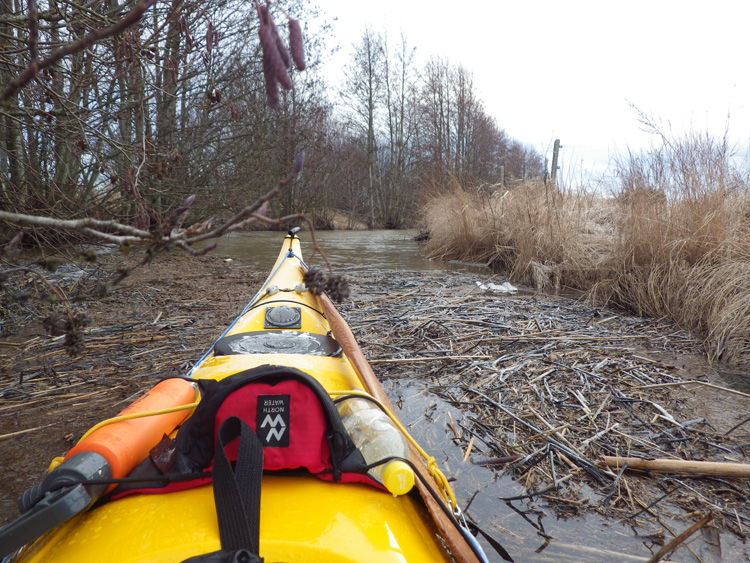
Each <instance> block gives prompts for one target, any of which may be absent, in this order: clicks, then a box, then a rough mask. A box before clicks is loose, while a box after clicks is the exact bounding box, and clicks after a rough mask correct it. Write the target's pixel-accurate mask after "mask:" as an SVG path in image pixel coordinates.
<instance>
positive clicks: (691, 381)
mask: <svg viewBox="0 0 750 563" xmlns="http://www.w3.org/2000/svg"><path fill="white" fill-rule="evenodd" d="M678 385H702V386H703V387H708V388H710V389H716V390H717V391H725V392H727V393H731V394H732V395H739V396H740V397H747V398H748V399H750V394H748V393H743V392H742V391H737V390H736V389H729V388H728V387H722V386H720V385H714V384H713V383H708V382H706V381H699V380H697V379H686V380H685V381H672V382H670V383H656V384H654V385H636V386H635V387H633V389H656V388H657V387H676V386H678Z"/></svg>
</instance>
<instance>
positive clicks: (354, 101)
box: [341, 27, 385, 228]
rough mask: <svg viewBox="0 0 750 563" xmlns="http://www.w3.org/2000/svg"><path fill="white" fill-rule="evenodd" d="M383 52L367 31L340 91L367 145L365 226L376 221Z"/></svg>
mask: <svg viewBox="0 0 750 563" xmlns="http://www.w3.org/2000/svg"><path fill="white" fill-rule="evenodd" d="M384 61H385V50H384V45H383V38H382V37H381V36H380V34H377V33H375V32H374V31H373V30H372V28H369V27H368V28H366V29H365V30H364V32H363V34H362V38H361V40H360V42H359V44H357V45H356V46H355V50H354V54H353V55H352V61H351V63H350V65H349V67H348V68H347V72H346V87H345V89H344V90H343V91H342V92H341V94H342V96H343V98H344V100H345V101H347V102H348V106H349V108H350V115H349V121H350V123H351V125H352V126H353V127H355V128H356V129H357V130H359V131H361V132H363V134H364V139H365V143H366V147H365V153H366V155H367V172H368V186H367V193H368V201H369V218H368V225H369V226H370V228H373V227H374V225H375V221H376V207H375V192H376V189H377V184H378V182H379V169H378V155H377V152H378V141H377V139H378V137H379V132H378V122H379V112H380V110H381V107H380V106H381V99H382V96H383V85H384V76H383V75H384Z"/></svg>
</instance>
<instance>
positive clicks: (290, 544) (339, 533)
mask: <svg viewBox="0 0 750 563" xmlns="http://www.w3.org/2000/svg"><path fill="white" fill-rule="evenodd" d="M260 538H261V539H260V553H261V556H262V557H264V558H265V560H266V561H267V562H269V563H271V562H274V561H286V562H293V561H305V562H321V563H322V562H331V563H355V562H360V563H390V562H403V561H436V562H439V561H450V560H451V559H450V558H449V557H447V556H446V553H445V550H444V549H443V548H442V546H441V544H440V541H439V539H438V538H437V536H436V535H435V534H434V533H433V532H432V525H431V522H430V521H429V516H428V515H427V514H426V513H425V510H424V508H423V507H422V506H420V504H419V503H418V502H417V501H415V500H414V499H412V498H411V497H409V496H405V497H393V496H392V495H390V494H388V493H384V492H382V491H378V490H376V489H374V488H372V487H368V486H365V485H337V484H331V483H326V482H323V481H321V480H319V479H316V478H315V477H310V476H294V477H289V476H283V477H281V476H273V475H265V476H264V477H263V493H262V500H261V517H260ZM219 548H220V542H219V528H218V523H217V520H216V510H215V507H214V497H213V490H212V488H211V486H210V485H204V486H202V487H198V488H195V489H189V490H186V491H181V492H178V493H169V494H160V495H134V496H130V497H126V498H122V499H120V500H117V501H115V502H111V503H107V504H104V505H103V506H100V507H99V508H96V509H94V510H91V511H89V512H87V513H85V514H83V515H81V516H79V517H77V519H76V520H74V521H72V522H70V523H68V524H67V525H66V526H64V527H63V528H62V529H59V530H57V531H55V532H53V536H51V537H49V538H48V541H46V542H45V543H44V544H41V545H39V547H38V549H36V550H35V551H34V553H33V554H29V558H28V559H24V560H28V561H40V562H41V561H45V562H56V561H66V562H70V561H75V562H76V563H101V562H102V561H118V562H124V561H134V562H135V561H138V562H142V563H176V562H179V561H182V560H184V559H187V558H189V557H191V556H195V555H197V554H201V553H210V552H212V551H216V550H218V549H219Z"/></svg>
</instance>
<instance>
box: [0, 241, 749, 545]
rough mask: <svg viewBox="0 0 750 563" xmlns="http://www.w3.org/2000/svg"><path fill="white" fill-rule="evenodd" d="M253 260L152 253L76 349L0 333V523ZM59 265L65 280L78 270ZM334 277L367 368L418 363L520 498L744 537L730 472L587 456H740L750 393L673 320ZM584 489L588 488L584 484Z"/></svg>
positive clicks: (181, 360)
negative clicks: (701, 473) (666, 471)
mask: <svg viewBox="0 0 750 563" xmlns="http://www.w3.org/2000/svg"><path fill="white" fill-rule="evenodd" d="M108 260H109V261H110V262H111V263H110V264H109V266H113V265H117V262H118V261H119V260H122V258H120V257H115V256H111V257H109V258H108ZM133 260H134V261H135V260H136V258H133ZM81 268H82V269H84V270H85V273H86V274H87V275H91V277H92V279H93V278H95V277H96V276H93V275H92V273H91V272H90V271H88V270H86V269H87V268H89V269H90V268H95V267H94V266H81ZM266 274H267V272H257V271H254V270H253V269H252V268H248V267H246V266H244V265H242V264H241V263H239V262H237V261H234V262H225V261H223V260H221V259H220V258H217V257H213V256H207V257H202V258H198V259H190V258H187V257H183V256H174V255H173V256H166V257H161V258H159V259H158V260H156V261H155V262H154V263H153V264H151V265H148V266H145V267H142V268H138V269H136V270H135V271H134V272H133V273H132V275H131V276H129V277H128V278H126V280H125V281H124V282H122V283H121V284H119V285H118V286H116V287H115V289H114V290H113V291H112V292H111V293H110V294H109V295H107V296H105V297H102V298H99V299H96V300H93V301H88V302H84V303H82V304H79V306H80V307H81V308H84V309H85V312H86V315H87V316H88V318H89V319H90V324H89V326H88V327H87V328H86V329H85V335H84V337H85V338H84V353H83V355H82V356H80V357H76V358H71V357H69V356H68V355H67V354H66V351H65V348H64V346H63V345H62V342H61V338H62V337H49V336H46V335H45V334H44V331H43V329H42V327H41V321H40V320H36V321H34V322H32V323H30V324H29V325H28V326H26V327H25V328H24V329H23V330H22V331H21V332H20V334H17V335H15V336H13V337H10V338H0V456H1V457H2V459H3V464H2V469H0V476H1V477H2V478H0V515H1V517H2V518H1V521H2V522H7V521H10V520H12V519H13V518H14V517H15V516H16V515H17V510H16V509H15V499H16V498H17V497H18V495H19V494H20V493H21V492H22V491H23V490H25V489H26V488H27V487H29V486H32V485H35V484H37V483H38V482H40V480H41V478H42V477H43V475H44V473H45V470H46V467H47V464H48V463H49V461H50V460H51V458H52V457H54V456H58V455H62V454H64V453H65V452H66V451H67V450H68V449H69V448H70V447H71V446H72V445H73V444H74V443H75V441H76V440H77V439H79V438H80V436H81V435H82V434H83V433H84V432H85V431H86V430H87V429H88V428H89V427H90V426H92V425H93V424H95V423H96V422H98V421H100V420H102V419H104V418H108V417H110V416H114V415H115V414H117V412H119V411H120V410H121V409H122V408H123V407H124V406H125V405H126V404H128V403H129V402H131V401H132V400H133V399H134V398H135V397H137V396H138V395H139V394H140V393H142V392H143V391H144V390H145V389H148V388H149V387H151V386H152V385H153V384H154V383H155V382H156V381H158V380H160V379H162V378H164V377H168V376H173V375H178V374H184V373H185V372H186V371H187V370H188V369H189V367H190V365H192V362H194V361H195V360H196V359H197V358H199V357H200V356H201V355H202V353H203V352H204V351H205V350H206V349H207V348H208V347H209V346H210V344H211V343H212V342H213V341H214V340H215V339H216V338H217V337H218V336H219V335H220V333H221V331H223V329H224V328H225V327H226V326H227V325H228V324H229V323H230V322H231V321H232V319H233V318H234V317H235V315H236V314H237V313H238V312H239V311H240V310H241V309H242V307H243V306H244V305H245V304H246V303H247V302H248V301H249V299H250V298H251V297H252V296H253V295H254V293H255V291H256V290H257V288H258V287H259V286H260V284H261V283H262V280H263V279H264V277H265V275H266ZM73 277H74V278H75V279H73V278H71V280H70V281H69V283H70V284H79V283H82V282H81V281H80V279H81V276H73ZM349 278H350V280H351V282H352V299H350V300H349V301H348V302H347V303H345V304H344V305H342V306H341V307H340V310H341V311H342V313H343V314H344V316H345V317H346V318H347V320H348V322H349V323H350V325H351V327H352V329H353V331H354V332H355V334H356V335H357V337H358V339H359V340H360V344H361V345H362V348H363V350H364V352H365V355H366V356H367V357H368V359H370V361H371V363H372V365H373V368H374V370H375V372H376V373H377V374H378V375H379V376H380V377H382V378H410V379H414V378H417V379H419V380H421V381H423V382H424V383H425V385H426V386H427V387H428V388H429V391H430V392H432V393H434V394H435V395H438V396H440V397H442V398H443V399H444V400H446V401H448V402H450V403H451V404H452V405H454V406H455V407H457V408H458V409H460V410H461V411H462V412H463V413H464V417H463V419H462V420H461V421H460V423H458V424H456V423H455V422H454V423H452V424H451V425H450V428H449V432H450V435H451V437H452V439H453V440H454V442H455V443H456V444H459V445H460V446H461V447H462V448H464V449H465V450H466V451H467V456H468V458H469V459H470V460H471V461H472V462H473V463H476V464H481V465H485V466H488V467H492V468H494V469H495V470H496V471H497V472H500V473H503V474H506V475H507V474H509V475H512V477H513V478H514V479H515V480H517V482H518V483H520V484H522V485H523V490H524V493H523V495H520V496H519V498H539V499H544V500H545V501H546V502H547V503H548V504H549V506H550V507H552V508H553V509H554V510H556V511H557V512H558V514H559V515H561V516H566V515H572V514H580V513H584V512H586V511H596V512H599V513H601V514H603V515H605V516H607V517H611V518H616V519H620V520H628V521H630V522H632V523H633V524H634V525H635V526H642V527H643V528H647V529H653V525H654V522H657V523H659V525H660V526H661V527H662V528H663V530H664V533H663V536H662V538H661V539H660V538H656V540H655V541H657V542H658V541H664V540H665V539H666V540H669V539H671V538H672V537H674V536H675V535H677V533H678V532H679V531H681V530H673V529H671V528H670V527H669V524H668V523H667V521H669V522H674V520H675V519H678V520H682V521H684V522H685V526H684V527H687V526H688V525H689V524H690V523H693V522H696V521H698V520H699V519H700V518H701V517H703V516H705V515H707V514H710V515H711V516H712V518H713V521H712V523H711V524H710V526H711V527H713V528H715V529H718V530H722V531H728V532H731V533H732V534H735V535H737V536H738V537H740V538H742V539H744V537H745V534H746V530H747V529H748V526H750V509H748V503H747V500H748V497H749V496H750V486H749V485H748V482H747V480H746V479H725V478H716V477H714V478H701V477H696V476H685V475H657V474H651V473H643V472H634V471H628V470H625V471H623V470H617V469H610V468H607V467H604V466H603V465H602V464H601V462H600V461H601V458H602V456H604V455H607V456H629V457H643V458H666V459H677V460H700V461H719V462H734V463H748V452H750V433H749V432H748V427H750V424H747V423H748V420H746V419H747V418H748V416H750V415H748V414H747V413H748V412H750V409H748V405H750V401H748V398H747V397H746V396H743V395H739V394H735V393H732V392H731V391H728V390H724V389H717V388H716V387H710V385H718V386H720V387H725V385H726V384H724V383H723V382H722V381H720V380H717V379H716V378H715V377H714V376H715V372H712V371H711V370H707V369H705V367H706V366H705V365H704V364H702V363H700V362H701V360H695V359H694V358H696V353H697V351H698V349H699V347H698V346H697V344H696V342H694V341H693V340H692V339H691V338H690V336H689V335H688V334H686V333H685V332H683V331H680V330H677V329H676V328H675V327H674V325H672V324H670V323H667V322H662V321H658V320H653V319H641V318H633V317H625V316H620V315H616V314H614V313H612V312H609V311H607V310H599V309H596V308H594V307H591V306H588V305H585V304H583V303H581V302H578V301H574V300H570V299H565V298H559V297H551V296H532V295H525V296H513V297H508V296H495V295H485V294H482V293H480V292H479V291H478V289H477V288H476V286H475V285H474V284H473V282H472V280H473V278H472V277H470V276H467V275H465V274H446V273H439V274H438V273H430V274H425V273H404V272H398V273H388V272H382V271H370V272H354V273H353V274H352V275H350V276H349ZM690 358H693V360H690ZM696 362H697V363H696ZM712 374H713V375H712ZM690 381H693V383H689V382H690ZM584 488H587V489H590V490H594V491H595V492H596V493H597V498H598V499H599V500H598V502H590V501H589V499H588V498H586V499H584V498H583V496H582V493H581V491H582V490H583V489H584ZM500 500H507V499H500ZM499 510H502V509H499ZM657 535H658V534H657Z"/></svg>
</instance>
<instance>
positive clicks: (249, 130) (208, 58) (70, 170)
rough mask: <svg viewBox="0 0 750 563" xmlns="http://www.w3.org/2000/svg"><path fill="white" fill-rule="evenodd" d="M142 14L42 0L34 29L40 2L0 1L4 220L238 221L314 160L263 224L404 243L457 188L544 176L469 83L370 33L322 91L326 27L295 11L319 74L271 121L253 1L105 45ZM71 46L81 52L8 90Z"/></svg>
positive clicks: (285, 97) (178, 14) (176, 13)
mask: <svg viewBox="0 0 750 563" xmlns="http://www.w3.org/2000/svg"><path fill="white" fill-rule="evenodd" d="M141 4H142V3H138V2H134V1H133V0H130V1H128V2H125V4H118V3H110V2H101V3H95V4H93V5H87V6H88V7H87V8H85V9H83V8H81V7H79V6H78V5H77V4H67V3H64V4H62V5H61V4H59V3H57V2H50V1H48V0H42V1H41V2H39V3H38V4H37V5H36V8H37V12H34V13H30V12H29V7H30V6H33V5H34V4H33V3H29V4H27V3H22V2H16V3H13V2H5V1H2V2H0V47H1V48H0V97H3V100H2V103H0V208H2V209H5V210H13V211H16V212H25V213H33V214H43V215H50V216H54V217H58V218H80V217H83V216H93V217H98V218H102V219H116V220H118V221H121V222H128V223H132V224H139V225H140V226H141V227H146V226H147V225H148V223H149V222H151V223H152V224H153V223H154V222H155V221H157V222H158V220H157V219H155V216H160V215H165V214H167V213H168V212H169V211H170V210H172V209H174V208H175V207H177V206H179V205H180V204H181V203H182V202H184V201H185V199H186V198H187V196H189V195H191V194H197V196H198V197H197V198H196V200H195V203H194V204H193V206H192V209H191V217H190V219H191V220H196V221H197V220H202V219H204V218H206V217H209V216H215V215H220V216H221V215H223V216H228V215H230V214H231V213H233V212H234V211H236V210H237V209H240V208H242V207H244V206H245V205H247V202H250V201H253V200H254V199H256V198H257V197H258V196H259V195H260V194H263V193H265V192H266V191H267V190H268V189H269V187H271V186H273V185H275V184H276V182H277V181H278V180H279V178H281V177H283V176H285V174H286V173H287V172H288V170H289V168H290V167H291V165H292V163H293V162H294V160H295V156H296V155H297V154H299V153H301V152H305V154H306V165H305V168H304V171H303V173H302V174H300V175H299V177H298V178H297V179H296V180H295V181H294V183H293V184H292V185H290V186H288V187H287V188H285V190H284V191H283V193H282V194H281V196H280V197H278V198H276V199H275V200H274V201H273V202H272V203H271V207H270V209H269V210H268V213H269V214H274V215H278V216H280V215H288V214H292V213H300V212H303V213H307V214H308V215H309V216H310V217H312V218H313V219H314V220H315V222H316V223H317V224H318V225H319V226H321V227H324V226H326V225H329V224H330V222H331V219H332V216H333V210H337V211H339V212H344V213H346V214H350V216H351V217H357V218H359V219H363V218H364V220H365V221H367V222H369V223H370V224H371V225H373V226H381V227H382V226H389V227H402V226H408V225H412V224H413V222H414V220H415V217H416V215H417V212H416V211H417V208H418V206H419V205H420V204H421V203H422V201H423V198H424V195H425V194H427V193H431V190H432V188H434V187H436V186H437V187H440V186H443V185H445V184H446V182H450V183H458V184H460V185H467V186H468V185H477V184H496V183H498V182H499V181H500V179H501V176H502V174H504V177H505V179H506V181H509V180H511V179H513V178H519V179H529V178H533V177H537V176H540V175H542V174H543V173H544V162H543V158H542V156H541V155H540V154H538V152H536V151H535V150H534V149H532V148H530V147H528V146H524V145H522V144H521V143H519V142H517V141H515V140H513V139H511V138H510V137H508V136H507V135H506V133H505V132H504V130H503V129H502V128H500V126H499V125H498V124H497V123H496V122H495V120H494V119H493V118H491V117H490V116H489V115H488V114H487V113H486V112H485V110H484V108H483V104H482V101H481V100H480V99H478V97H477V94H476V91H475V89H474V87H473V84H472V77H471V74H470V73H469V72H467V71H466V70H465V69H464V68H463V67H461V66H455V65H453V64H451V63H450V62H448V61H445V60H439V59H432V60H430V62H429V63H427V64H426V66H425V67H424V68H421V69H417V68H415V65H414V62H413V54H414V49H413V48H411V47H409V45H408V42H407V40H406V39H402V40H400V41H399V42H398V44H397V45H390V44H388V43H387V42H386V40H385V39H384V38H383V37H382V36H381V35H379V34H377V33H375V32H373V31H372V30H367V31H365V32H364V33H363V36H362V38H361V41H360V42H359V43H358V44H357V46H356V49H355V53H354V55H353V57H352V59H351V61H350V66H349V69H348V74H347V76H348V77H347V79H346V80H345V81H344V83H343V84H334V85H331V84H326V83H325V82H324V80H323V78H322V76H321V73H320V72H319V70H320V65H321V64H322V63H323V62H324V61H325V58H326V49H325V39H326V34H327V27H326V26H325V24H324V23H323V22H322V20H321V19H320V17H319V16H318V15H317V14H316V13H314V12H313V11H311V10H310V9H309V8H305V7H304V6H300V5H299V4H296V5H294V6H293V7H292V8H291V10H292V11H293V12H294V13H293V14H291V15H293V16H294V17H296V18H298V19H299V20H300V21H302V22H306V23H307V25H306V26H305V28H304V33H305V43H306V49H307V59H308V69H307V70H305V71H304V72H297V71H292V79H293V81H294V86H295V88H294V90H292V91H288V92H287V91H285V92H282V97H281V104H280V105H281V107H280V109H278V110H271V109H269V108H268V107H267V104H266V94H265V90H264V82H263V67H262V65H263V61H262V57H261V55H260V47H259V41H258V35H257V26H258V19H257V16H256V14H255V7H254V4H253V3H248V2H238V1H236V0H228V1H225V0H221V1H219V0H207V1H202V2H197V1H195V0H186V1H182V2H172V3H154V4H153V6H151V7H150V8H148V9H147V10H146V11H145V13H144V15H143V17H142V18H141V19H140V20H139V21H138V22H137V23H135V24H133V25H130V26H128V27H124V28H123V30H122V31H121V32H119V33H114V34H112V35H111V36H109V37H107V38H104V39H101V40H98V41H96V40H95V39H96V35H97V34H99V35H101V34H102V33H103V32H102V30H106V29H108V26H113V25H118V22H121V21H122V20H123V18H125V17H127V13H128V11H129V10H131V9H132V8H134V7H137V6H138V5H141ZM276 10H277V9H276V8H275V7H272V12H275V11H276ZM333 15H335V14H333ZM277 16H279V19H280V20H282V21H283V20H284V17H283V16H281V15H280V14H277ZM313 29H316V30H318V31H315V32H313V31H312V30H313ZM280 32H281V33H282V35H283V34H284V33H285V31H284V30H283V29H280ZM76 41H78V42H79V46H80V45H81V43H80V42H82V45H83V48H80V49H78V50H77V51H75V52H74V53H73V54H72V55H69V56H65V57H60V58H59V59H58V60H56V62H55V63H54V64H51V65H49V66H46V67H44V68H42V70H41V72H38V74H37V75H36V76H35V78H34V79H33V80H31V81H29V82H28V83H27V84H25V85H24V86H23V87H22V88H20V89H18V90H17V91H12V90H13V89H12V88H10V87H9V86H11V85H12V83H13V81H14V80H17V79H18V77H19V75H20V74H21V72H22V71H23V70H24V69H28V68H32V67H33V64H32V63H34V64H36V63H35V62H36V61H39V60H44V59H45V57H50V56H51V55H53V54H54V53H55V52H56V50H57V49H59V48H60V47H64V46H66V45H70V44H71V43H73V42H76ZM12 234H13V233H12V232H11V231H8V232H6V233H4V236H6V237H7V236H8V235H12Z"/></svg>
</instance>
